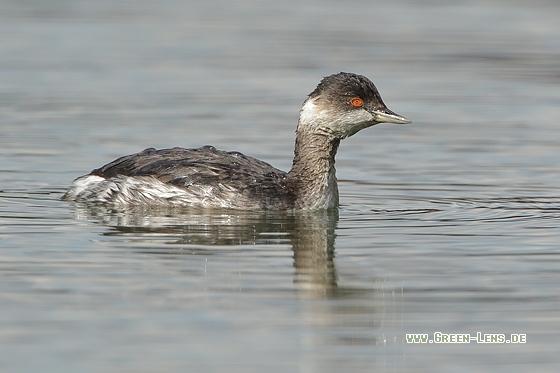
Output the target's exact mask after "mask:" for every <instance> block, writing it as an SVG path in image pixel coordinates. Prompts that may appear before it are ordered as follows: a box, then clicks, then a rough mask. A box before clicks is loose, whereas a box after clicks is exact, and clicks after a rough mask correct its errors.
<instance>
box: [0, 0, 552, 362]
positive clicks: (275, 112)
mask: <svg viewBox="0 0 560 373" xmlns="http://www.w3.org/2000/svg"><path fill="white" fill-rule="evenodd" d="M559 15H560V6H559V5H557V4H556V3H555V2H546V1H541V2H531V3H530V4H529V3H525V2H518V1H497V2H492V3H490V4H489V3H487V2H479V1H474V0H473V1H463V2H441V1H421V2H420V1H409V2H407V1H384V2H375V3H373V2H367V1H350V2H334V1H332V2H328V1H323V2H318V1H309V2H305V3H303V4H302V3H301V2H296V1H282V2H277V1H260V2H250V1H249V2H224V3H221V2H212V1H204V2H202V1H199V2H194V1H191V2H178V1H177V2H174V1H170V0H168V1H161V2H157V3H154V2H148V1H135V2H118V3H116V4H115V3H114V2H110V1H96V2H86V1H78V0H74V1H49V2H38V1H37V2H34V1H26V2H21V1H18V2H15V1H13V2H12V1H4V2H2V3H1V4H0V34H1V35H2V38H0V157H1V161H0V282H1V286H0V351H1V353H0V371H3V372H4V371H5V372H15V371H17V372H32V371H33V372H36V371H41V372H76V371H83V372H101V371H118V372H152V371H168V372H185V371H188V372H194V371H197V372H198V371H200V372H223V371H227V372H263V371H267V372H320V371H321V372H324V371H327V372H372V371H381V372H401V371H418V372H449V371H454V372H459V371H491V372H514V371H519V372H522V371H528V370H531V371H540V372H545V371H550V372H552V371H557V368H558V363H559V362H560V358H559V357H558V356H559V355H558V352H559V350H560V343H559V342H558V340H559V337H560V315H559V311H558V309H559V308H560V256H559V254H560V244H559V242H560V229H559V228H560V192H559V189H558V185H560V173H559V172H558V170H559V165H560V136H559V135H558V125H559V122H558V118H559V117H560V67H559V66H560V65H559V64H558V60H559V57H560V56H559V51H560V28H558V25H557V24H558V22H557V20H558V16H559ZM338 71H352V72H357V73H361V74H364V75H366V76H368V77H370V78H371V79H372V80H373V81H374V82H375V83H376V84H377V86H378V88H379V90H380V92H381V94H382V96H383V98H384V100H385V102H386V103H387V105H388V106H389V108H391V109H392V110H394V111H396V112H397V113H399V114H402V115H404V116H406V117H408V118H410V119H411V120H413V124H411V125H407V126H392V125H379V126H376V127H374V128H371V129H368V130H365V131H362V132H360V133H359V134H358V135H356V136H355V137H353V138H351V139H348V140H345V141H344V142H343V143H342V144H341V147H340V151H339V155H338V158H337V169H338V177H339V180H340V185H339V188H340V193H341V203H342V206H341V208H340V211H339V212H338V214H333V213H330V214H327V213H296V214H290V213H280V214H278V213H266V214H260V213H235V212H232V211H219V212H215V213H214V214H208V213H201V212H200V211H199V212H192V211H190V212H189V211H180V210H164V211H161V210H142V209H138V210H132V211H106V210H102V209H97V210H95V209H92V208H86V207H83V206H75V205H72V204H69V203H66V202H61V201H60V200H59V199H60V197H61V195H62V194H63V192H64V190H65V188H66V187H67V186H68V185H69V183H70V182H71V181H72V179H73V178H75V177H76V176H79V175H82V174H84V173H86V172H88V171H89V170H91V169H92V168H94V167H98V166H101V165H102V164H104V163H106V162H108V161H111V160H113V159H114V158H116V157H118V156H121V155H124V154H129V153H133V152H136V151H139V150H141V149H143V148H146V147H151V146H153V147H158V148H163V147H171V146H185V147H198V146H201V145H204V144H211V145H214V146H216V147H218V148H220V149H226V150H238V151H241V152H243V153H245V154H249V155H252V156H255V157H257V158H260V159H263V160H265V161H267V162H269V163H271V164H273V165H274V166H276V167H279V168H281V169H284V170H286V169H288V168H289V166H290V164H291V156H292V151H293V139H294V133H293V132H294V128H295V124H296V121H297V115H298V110H299V108H300V105H301V102H302V101H303V99H304V98H305V95H306V94H307V93H309V92H310V91H311V90H313V88H314V87H315V85H316V84H317V82H318V81H319V79H320V78H321V77H322V76H325V75H328V74H331V73H334V72H338ZM435 332H442V333H467V334H470V335H472V336H473V337H474V336H476V333H477V332H480V333H483V334H484V333H485V334H490V333H498V334H505V335H506V336H507V337H508V338H509V336H510V334H511V333H516V334H526V338H527V342H526V343H524V344H505V343H503V344H482V343H475V342H471V343H469V344H412V343H407V341H406V337H405V336H406V334H408V333H427V334H428V335H429V336H430V338H431V337H433V333H435Z"/></svg>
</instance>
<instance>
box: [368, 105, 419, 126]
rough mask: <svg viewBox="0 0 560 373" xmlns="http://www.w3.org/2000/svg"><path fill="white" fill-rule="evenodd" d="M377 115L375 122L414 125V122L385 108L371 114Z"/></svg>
mask: <svg viewBox="0 0 560 373" xmlns="http://www.w3.org/2000/svg"><path fill="white" fill-rule="evenodd" d="M371 113H372V114H373V115H375V121H376V122H378V123H395V124H407V123H412V121H410V120H408V119H406V118H405V117H403V116H400V115H399V114H397V113H393V112H392V111H391V110H389V109H387V108H384V109H380V110H373V111H372V112H371Z"/></svg>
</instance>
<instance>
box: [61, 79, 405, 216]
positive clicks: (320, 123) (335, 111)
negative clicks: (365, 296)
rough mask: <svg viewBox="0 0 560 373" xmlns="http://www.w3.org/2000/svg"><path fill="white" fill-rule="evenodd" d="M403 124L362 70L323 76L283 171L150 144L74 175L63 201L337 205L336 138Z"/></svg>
mask: <svg viewBox="0 0 560 373" xmlns="http://www.w3.org/2000/svg"><path fill="white" fill-rule="evenodd" d="M384 122H385V123H410V120H408V119H406V118H405V117H402V116H400V115H398V114H395V113H394V112H392V111H391V110H389V109H388V108H387V107H386V106H385V104H384V103H383V100H382V99H381V96H380V95H379V92H378V91H377V88H376V87H375V85H374V84H373V83H372V82H371V81H370V80H369V79H368V78H366V77H365V76H362V75H356V74H352V73H343V72H341V73H338V74H334V75H331V76H328V77H325V78H324V79H323V80H322V81H321V82H320V83H319V85H318V86H317V88H316V89H315V90H314V91H313V92H311V93H310V94H309V96H308V98H307V99H306V100H305V101H304V103H303V107H302V109H301V111H300V115H299V122H298V126H297V129H296V142H295V151H294V161H293V165H292V169H291V170H290V171H289V172H284V171H281V170H278V169H276V168H274V167H272V166H271V165H269V164H268V163H265V162H263V161H259V160H258V159H255V158H252V157H249V156H246V155H243V154H241V153H239V152H225V151H221V150H216V149H215V148H214V147H212V146H204V147H202V148H198V149H184V148H172V149H162V150H156V149H153V148H149V149H145V150H144V151H142V152H140V153H136V154H132V155H127V156H124V157H121V158H119V159H117V160H115V161H113V162H111V163H108V164H106V165H105V166H103V167H101V168H97V169H95V170H93V171H91V173H89V174H88V175H84V176H81V177H79V178H77V179H76V180H74V182H73V184H72V186H71V187H70V189H69V190H68V192H67V193H66V194H65V195H64V196H63V199H64V200H67V201H76V202H86V203H102V204H110V205H117V206H133V205H153V206H191V207H199V208H231V209H241V210H313V209H329V208H334V207H337V206H338V186H337V182H336V174H335V168H334V162H335V161H334V158H335V155H336V151H337V150H338V145H339V144H340V140H342V139H345V138H346V137H349V136H352V135H354V134H355V133H357V132H358V131H360V130H362V129H364V128H367V127H371V126H373V125H375V124H377V123H384Z"/></svg>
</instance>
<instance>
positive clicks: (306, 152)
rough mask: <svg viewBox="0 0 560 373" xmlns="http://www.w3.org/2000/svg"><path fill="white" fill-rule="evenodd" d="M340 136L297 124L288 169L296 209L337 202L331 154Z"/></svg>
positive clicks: (335, 149)
mask: <svg viewBox="0 0 560 373" xmlns="http://www.w3.org/2000/svg"><path fill="white" fill-rule="evenodd" d="M339 144H340V139H336V138H332V137H331V136H328V135H326V134H318V133H313V132H312V131H309V130H307V131H306V130H305V126H302V123H301V121H300V124H299V125H298V130H297V135H296V146H295V150H294V162H293V164H292V169H291V170H290V172H289V173H288V178H289V179H290V181H291V183H292V185H294V191H295V194H296V205H297V208H300V209H321V208H332V207H336V206H338V186H337V183H336V170H335V168H334V158H335V155H336V151H337V150H338V145H339Z"/></svg>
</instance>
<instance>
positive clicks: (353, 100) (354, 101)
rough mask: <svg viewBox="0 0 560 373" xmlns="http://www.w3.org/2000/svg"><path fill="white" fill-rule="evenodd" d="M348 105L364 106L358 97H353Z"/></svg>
mask: <svg viewBox="0 0 560 373" xmlns="http://www.w3.org/2000/svg"><path fill="white" fill-rule="evenodd" d="M350 105H352V106H354V107H362V106H363V105H364V100H362V99H361V98H359V97H354V98H353V99H351V100H350Z"/></svg>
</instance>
